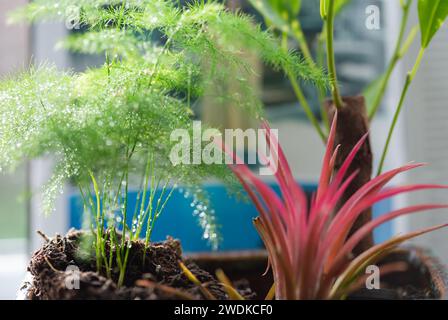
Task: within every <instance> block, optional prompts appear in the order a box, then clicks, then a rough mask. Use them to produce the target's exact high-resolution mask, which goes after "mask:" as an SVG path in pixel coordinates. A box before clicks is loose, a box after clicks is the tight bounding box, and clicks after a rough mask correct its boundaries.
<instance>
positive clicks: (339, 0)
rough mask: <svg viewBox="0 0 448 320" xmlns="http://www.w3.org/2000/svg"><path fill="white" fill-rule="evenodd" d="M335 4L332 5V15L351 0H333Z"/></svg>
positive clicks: (336, 13)
mask: <svg viewBox="0 0 448 320" xmlns="http://www.w3.org/2000/svg"><path fill="white" fill-rule="evenodd" d="M335 1H336V4H335V5H334V15H335V16H336V15H338V13H339V12H341V10H342V9H343V8H344V7H345V6H346V5H347V4H349V2H350V1H351V0H335Z"/></svg>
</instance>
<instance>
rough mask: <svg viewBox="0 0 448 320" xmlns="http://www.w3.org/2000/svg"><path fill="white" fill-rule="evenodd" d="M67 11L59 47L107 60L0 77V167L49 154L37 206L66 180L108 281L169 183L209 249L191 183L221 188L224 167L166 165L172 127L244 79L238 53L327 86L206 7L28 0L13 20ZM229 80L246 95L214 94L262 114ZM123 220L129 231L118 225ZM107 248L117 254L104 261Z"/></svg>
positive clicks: (187, 124)
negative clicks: (51, 163) (179, 188)
mask: <svg viewBox="0 0 448 320" xmlns="http://www.w3.org/2000/svg"><path fill="white" fill-rule="evenodd" d="M68 11H70V12H71V13H73V12H77V13H79V15H78V16H76V17H72V16H70V19H74V20H76V21H75V22H76V23H79V26H80V27H82V29H83V30H84V31H83V32H77V33H74V34H73V35H72V36H70V37H68V38H67V39H66V40H65V41H64V42H63V43H62V44H61V45H63V46H65V47H66V48H68V49H70V50H72V51H76V52H80V53H88V54H102V55H104V56H105V60H106V62H105V64H104V65H103V66H101V67H99V68H95V69H89V70H87V71H85V72H82V73H70V72H60V71H57V70H56V69H55V68H54V67H52V66H48V65H42V66H39V67H33V68H31V70H29V71H27V72H24V73H22V74H21V75H19V76H16V77H14V78H11V79H8V80H5V81H3V82H1V84H0V86H1V87H0V113H1V122H2V126H1V128H0V137H1V138H0V167H5V168H14V167H16V166H17V165H18V164H20V162H22V161H23V160H25V159H30V158H36V157H41V156H46V155H52V156H54V157H55V158H56V165H55V170H54V175H53V178H52V179H51V181H50V182H49V184H48V185H47V186H46V188H45V210H46V211H49V210H50V209H51V207H52V201H53V199H54V198H55V196H56V195H57V193H58V192H59V191H60V190H61V186H62V184H63V183H64V182H65V181H66V180H68V179H71V180H72V181H73V182H74V183H75V185H77V186H78V188H79V191H80V193H81V194H82V197H83V200H84V207H85V211H86V213H90V215H89V216H90V217H91V223H90V227H91V229H92V238H94V240H93V244H94V245H93V248H94V250H95V256H96V261H97V269H98V271H100V272H103V273H105V274H107V276H109V277H112V278H113V277H114V275H113V274H112V270H113V269H114V268H115V267H118V268H119V270H120V271H119V275H118V276H117V278H118V284H119V285H121V284H123V281H124V277H125V274H126V265H127V259H128V255H129V248H130V246H131V245H132V242H131V240H136V239H138V238H139V237H144V238H145V241H146V244H147V245H149V241H150V238H151V232H152V230H153V228H154V223H155V221H156V219H157V217H158V216H159V215H160V214H161V212H162V211H163V209H164V207H165V205H166V202H167V201H168V200H169V198H170V197H171V195H172V192H173V190H174V189H175V187H176V184H177V183H182V184H183V185H187V186H190V187H191V188H193V190H196V191H195V192H193V198H194V199H193V200H194V201H193V203H195V204H196V205H197V208H198V209H199V211H200V214H198V216H199V219H200V224H201V226H202V227H203V228H204V235H205V238H207V239H209V240H210V241H211V242H212V244H214V245H216V242H217V241H218V235H217V230H216V224H215V220H214V217H213V215H212V214H209V212H207V211H206V208H207V207H210V206H209V204H208V202H207V199H206V196H205V195H204V194H203V192H201V190H200V189H197V188H195V187H194V186H198V185H200V184H201V182H202V181H203V179H205V178H206V177H209V176H215V177H218V178H220V179H223V180H225V181H226V182H227V183H229V184H231V183H232V182H233V178H232V175H229V174H228V169H227V168H226V167H225V166H218V165H213V166H211V165H203V164H202V165H189V166H185V165H176V166H173V165H172V164H171V162H170V161H169V153H170V151H171V149H172V146H173V144H174V142H172V141H171V140H170V134H171V132H172V131H173V130H174V129H188V130H191V129H192V115H193V112H192V104H194V103H196V102H197V101H199V99H200V98H201V97H202V96H204V95H205V94H206V91H205V89H206V88H207V86H208V85H209V84H210V83H213V84H218V85H219V84H220V83H225V82H224V81H222V80H223V79H227V78H229V77H231V76H232V75H234V74H241V72H238V73H236V72H235V71H236V70H238V71H244V73H243V74H249V73H251V72H253V71H252V70H251V69H250V68H249V66H247V65H246V64H245V63H244V62H243V60H242V58H241V57H242V54H243V52H246V51H248V50H249V51H253V52H254V53H256V54H258V55H259V56H260V58H261V59H263V61H265V62H266V63H268V64H270V65H271V66H273V67H274V68H276V69H278V70H288V73H289V74H292V75H293V76H295V77H302V78H303V79H305V80H309V81H313V82H314V83H315V84H317V85H323V86H325V84H326V79H325V77H324V76H323V73H322V72H320V70H317V69H315V68H310V67H309V66H308V65H307V64H306V63H305V62H303V61H302V58H301V57H299V56H298V55H297V54H295V53H292V52H290V53H288V52H285V51H284V50H280V48H279V46H278V44H277V42H276V41H275V40H274V39H273V38H272V36H271V35H270V34H269V33H267V32H264V31H262V30H261V29H260V27H259V26H257V25H255V24H254V23H253V21H252V19H251V18H250V17H248V16H245V15H243V14H241V13H232V12H230V11H228V10H227V9H225V7H224V6H223V5H220V4H218V3H216V2H210V3H207V4H204V3H197V2H191V3H190V4H188V5H186V6H183V7H179V6H178V5H177V4H175V2H172V1H168V0H140V1H139V0H132V1H131V0H129V1H113V0H110V1H105V0H103V1H99V0H90V1H87V0H81V1H80V0H77V1H74V0H70V1H69V0H61V1H58V2H56V3H54V1H50V0H36V1H33V2H32V3H30V4H29V5H28V6H26V7H24V8H23V9H20V10H19V11H17V12H15V13H13V14H12V16H11V17H12V20H15V21H17V20H20V19H25V20H27V21H30V22H38V21H45V20H62V21H65V20H66V19H68V18H67V14H68V13H67V12H68ZM70 19H69V20H70ZM66 22H67V21H66ZM69 22H72V21H69ZM232 80H233V81H235V82H237V83H238V85H239V86H240V87H241V89H242V92H243V93H244V94H239V95H238V94H233V93H228V92H226V90H225V88H223V90H222V95H221V96H219V97H217V98H219V99H229V100H231V101H232V102H233V103H234V104H235V105H239V106H241V107H243V108H246V109H248V110H250V111H251V112H252V114H253V115H260V114H261V108H260V106H261V104H260V102H259V100H258V97H257V96H256V94H254V93H253V92H252V90H251V88H250V85H249V84H248V83H247V81H246V79H245V78H244V77H243V78H238V79H232ZM131 187H137V188H138V190H139V193H138V198H137V206H136V210H135V212H133V213H132V212H128V211H129V210H128V201H129V199H128V190H129V188H131ZM157 190H161V195H156V191H157ZM130 215H132V224H129V223H128V222H127V221H129V217H130ZM144 225H147V226H148V227H147V230H146V232H144V229H143V226H144ZM117 230H121V232H122V236H121V237H120V236H118V235H117ZM107 241H109V242H110V243H113V244H114V247H115V251H111V252H110V253H107V254H106V252H107V250H106V242H107Z"/></svg>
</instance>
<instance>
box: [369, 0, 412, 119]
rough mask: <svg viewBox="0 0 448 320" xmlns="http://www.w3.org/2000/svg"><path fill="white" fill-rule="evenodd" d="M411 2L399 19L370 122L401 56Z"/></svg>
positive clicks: (370, 115)
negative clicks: (391, 50) (392, 49)
mask: <svg viewBox="0 0 448 320" xmlns="http://www.w3.org/2000/svg"><path fill="white" fill-rule="evenodd" d="M412 1H413V0H409V1H408V2H407V4H406V5H405V6H404V7H403V18H402V19H401V25H400V33H399V35H398V38H397V42H396V44H395V49H394V52H393V55H392V59H391V61H390V63H389V66H388V68H387V71H386V74H385V77H384V79H383V80H382V82H381V88H380V90H379V92H378V94H377V96H376V97H375V100H374V102H373V104H372V109H371V112H370V114H369V119H370V120H372V119H373V118H374V117H375V114H376V112H377V111H378V108H379V106H380V104H381V101H382V100H383V97H384V94H385V93H386V88H387V85H388V83H389V80H390V77H391V75H392V73H393V71H394V70H395V67H396V65H397V63H398V61H400V59H401V56H400V51H401V45H402V43H403V38H404V34H405V30H406V25H407V22H408V18H409V12H410V7H411V4H412Z"/></svg>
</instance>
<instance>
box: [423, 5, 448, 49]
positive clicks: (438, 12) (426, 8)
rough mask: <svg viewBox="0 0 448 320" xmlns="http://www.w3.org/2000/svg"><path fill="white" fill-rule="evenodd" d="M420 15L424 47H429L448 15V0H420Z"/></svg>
mask: <svg viewBox="0 0 448 320" xmlns="http://www.w3.org/2000/svg"><path fill="white" fill-rule="evenodd" d="M418 16H419V20H420V29H421V32H422V44H421V45H422V47H423V48H427V47H428V45H429V43H430V42H431V40H432V38H433V37H434V35H435V34H436V33H437V31H438V30H439V29H440V27H441V26H442V24H443V22H444V21H445V19H446V17H447V16H448V1H446V0H419V1H418Z"/></svg>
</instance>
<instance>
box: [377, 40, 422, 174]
mask: <svg viewBox="0 0 448 320" xmlns="http://www.w3.org/2000/svg"><path fill="white" fill-rule="evenodd" d="M424 54H425V48H423V47H421V48H420V52H419V54H418V57H417V60H416V61H415V64H414V67H413V68H412V70H411V72H409V73H408V75H407V76H406V82H405V84H404V87H403V90H402V92H401V96H400V101H399V102H398V106H397V109H396V110H395V114H394V117H393V119H392V124H391V126H390V128H389V132H388V134H387V139H386V144H385V145H384V149H383V153H382V155H381V160H380V164H379V167H378V172H377V176H379V175H380V174H381V172H382V170H383V166H384V161H385V159H386V155H387V152H388V150H389V145H390V141H391V139H392V134H393V132H394V130H395V126H396V125H397V122H398V117H399V116H400V113H401V109H402V108H403V104H404V101H405V99H406V94H407V92H408V90H409V87H410V85H411V84H412V81H413V80H414V78H415V75H416V74H417V71H418V69H419V67H420V64H421V61H422V59H423V56H424Z"/></svg>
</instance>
